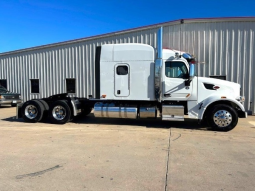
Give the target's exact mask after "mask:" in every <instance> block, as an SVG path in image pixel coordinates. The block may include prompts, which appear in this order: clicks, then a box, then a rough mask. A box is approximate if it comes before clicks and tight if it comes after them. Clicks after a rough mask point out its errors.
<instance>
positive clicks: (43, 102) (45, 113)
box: [37, 99, 50, 121]
mask: <svg viewBox="0 0 255 191" xmlns="http://www.w3.org/2000/svg"><path fill="white" fill-rule="evenodd" d="M37 101H39V102H41V103H42V105H43V107H44V112H43V117H42V120H41V121H45V120H46V119H47V118H48V111H49V109H50V108H49V105H48V103H47V102H46V101H44V100H42V99H39V100H37Z"/></svg>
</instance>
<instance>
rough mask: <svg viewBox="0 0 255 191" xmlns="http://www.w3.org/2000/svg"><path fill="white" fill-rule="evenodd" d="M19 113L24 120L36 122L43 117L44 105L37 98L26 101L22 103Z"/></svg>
mask: <svg viewBox="0 0 255 191" xmlns="http://www.w3.org/2000/svg"><path fill="white" fill-rule="evenodd" d="M21 113H22V117H23V119H24V120H25V121H26V122H29V123H36V122H38V121H41V119H42V117H43V113H44V106H43V105H42V103H41V102H39V101H38V100H31V101H27V102H25V103H24V104H23V106H22V108H21Z"/></svg>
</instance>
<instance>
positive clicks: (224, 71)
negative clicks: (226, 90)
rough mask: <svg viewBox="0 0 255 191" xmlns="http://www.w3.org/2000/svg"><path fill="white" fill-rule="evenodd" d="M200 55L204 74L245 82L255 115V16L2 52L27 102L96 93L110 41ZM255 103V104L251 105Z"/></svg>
mask: <svg viewBox="0 0 255 191" xmlns="http://www.w3.org/2000/svg"><path fill="white" fill-rule="evenodd" d="M160 26H163V30H164V33H163V36H164V37H163V46H164V47H167V48H173V49H176V50H183V51H186V52H189V53H191V54H195V55H196V57H197V60H198V62H200V63H201V64H198V75H199V76H205V77H216V78H221V79H226V80H229V81H233V82H237V83H240V84H241V87H242V88H241V94H242V95H244V96H245V97H246V101H245V108H246V110H250V109H251V110H252V111H253V113H255V103H254V102H255V88H254V86H255V75H254V71H255V67H254V61H255V44H254V32H255V17H249V18H212V19H188V20H177V21H172V22H166V23H159V24H155V25H150V26H145V27H139V28H134V29H130V30H125V31H119V32H114V33H109V34H104V35H99V36H93V37H88V38H82V39H77V40H71V41H66V42H60V43H54V44H49V45H45V46H38V47H33V48H27V49H22V50H17V51H11V52H5V53H1V54H0V83H1V84H3V85H5V86H7V88H8V89H9V90H10V91H13V92H20V93H21V95H22V96H23V99H24V101H26V100H29V99H35V98H43V97H48V96H51V95H53V94H58V93H66V92H68V93H70V94H71V95H75V96H78V97H88V95H95V75H94V71H95V67H94V59H95V50H96V47H97V46H100V45H102V44H109V43H114V44H118V43H145V44H149V45H151V46H153V47H155V48H156V46H157V30H158V29H159V27H160ZM250 102H252V103H250Z"/></svg>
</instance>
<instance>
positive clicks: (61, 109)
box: [49, 100, 71, 124]
mask: <svg viewBox="0 0 255 191" xmlns="http://www.w3.org/2000/svg"><path fill="white" fill-rule="evenodd" d="M49 117H50V120H51V122H52V123H55V124H65V123H67V122H68V121H69V120H70V118H71V110H70V107H69V105H68V103H67V102H66V101H64V100H60V101H55V102H54V103H53V104H52V105H51V107H50V110H49Z"/></svg>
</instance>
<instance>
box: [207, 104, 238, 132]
mask: <svg viewBox="0 0 255 191" xmlns="http://www.w3.org/2000/svg"><path fill="white" fill-rule="evenodd" d="M207 114H208V115H207V116H206V119H207V122H208V125H209V126H210V127H211V129H212V130H216V131H230V130H232V129H234V128H235V126H236V125H237V122H238V114H237V112H236V110H235V109H234V108H232V107H230V106H229V105H225V104H218V105H215V106H213V107H212V108H211V109H210V111H209V112H208V113H207Z"/></svg>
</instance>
